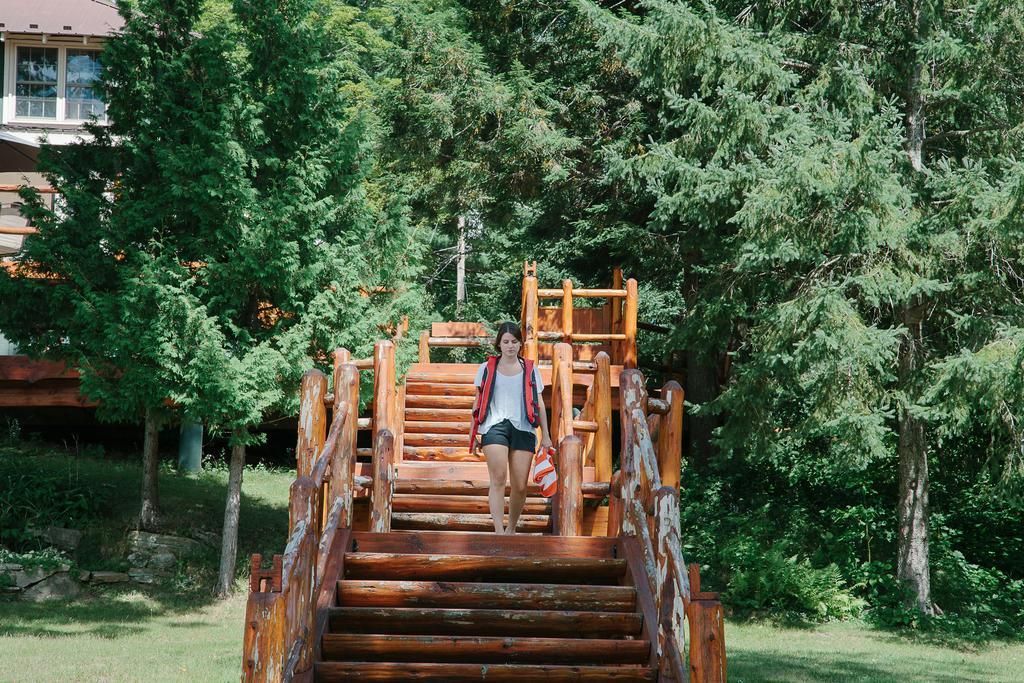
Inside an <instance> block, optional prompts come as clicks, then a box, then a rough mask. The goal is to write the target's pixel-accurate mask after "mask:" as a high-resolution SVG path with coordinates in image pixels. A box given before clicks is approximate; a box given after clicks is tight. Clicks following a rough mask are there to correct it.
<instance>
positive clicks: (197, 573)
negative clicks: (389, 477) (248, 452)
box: [0, 443, 295, 638]
mask: <svg viewBox="0 0 1024 683" xmlns="http://www.w3.org/2000/svg"><path fill="white" fill-rule="evenodd" d="M19 471H33V472H41V471H42V472H49V473H50V474H52V475H53V476H54V477H60V478H66V479H67V480H68V481H74V482H75V484H76V485H77V486H79V487H84V488H86V489H87V490H89V491H92V492H96V495H97V496H98V497H99V499H100V505H99V514H98V515H95V516H93V517H92V518H90V519H88V520H84V521H83V520H79V521H77V522H76V523H75V524H74V526H75V528H79V529H81V530H82V532H83V536H82V542H81V545H80V546H79V550H78V552H77V554H76V556H75V557H74V559H75V560H76V565H77V567H78V568H79V569H88V570H101V569H110V570H116V571H126V570H127V569H128V563H127V560H126V559H125V558H126V556H127V554H128V543H127V535H128V531H130V530H131V529H133V528H135V520H136V515H137V514H138V509H139V493H138V492H139V489H140V482H141V468H140V466H139V464H138V462H136V461H135V460H134V459H124V458H116V457H110V456H104V457H101V458H91V457H84V456H77V457H75V456H69V455H67V454H64V453H59V452H54V451H52V450H49V449H47V448H46V447H45V446H44V447H40V445H39V444H35V443H33V444H26V445H24V447H12V446H9V445H7V446H4V447H3V448H2V449H0V475H2V474H4V473H5V472H19ZM294 476H295V474H294V472H287V471H269V470H266V469H262V468H258V469H248V470H246V472H245V475H244V477H243V485H242V498H241V515H240V522H239V530H238V561H237V564H236V570H235V576H236V578H237V577H243V576H248V573H249V564H250V556H251V554H253V553H260V554H262V555H263V556H264V557H270V556H272V555H273V554H275V553H283V551H284V547H285V544H286V543H287V536H288V502H287V501H288V486H289V485H290V484H291V482H292V481H293V480H294ZM159 489H160V491H159V494H160V504H161V510H162V516H161V520H160V521H161V523H160V529H159V530H158V531H159V532H161V533H166V534H172V535H176V536H185V537H189V538H194V539H201V538H203V537H204V535H208V534H211V533H212V534H216V535H218V536H219V534H220V531H221V527H222V524H223V517H224V502H225V498H226V495H227V472H226V470H223V469H213V470H204V471H203V472H201V473H199V474H196V475H182V474H178V473H176V472H174V471H173V470H172V469H170V468H169V467H164V468H163V469H162V470H161V472H160V484H159ZM219 561H220V548H219V541H218V542H217V546H216V547H215V546H214V545H210V544H203V545H202V549H201V550H200V551H199V552H197V553H194V554H193V555H191V556H189V557H186V558H182V559H181V560H179V563H178V566H177V567H176V569H175V570H174V571H173V572H172V574H171V576H169V577H167V579H166V580H165V581H164V583H163V585H158V586H144V585H140V584H136V583H131V584H113V585H109V586H102V587H99V586H91V585H90V586H83V588H84V589H85V590H84V591H83V596H82V597H81V598H79V599H78V600H77V601H74V602H71V603H67V604H59V603H49V604H47V603H42V604H33V603H28V602H20V601H19V602H11V601H4V602H0V635H38V636H44V637H48V636H62V637H74V636H76V635H86V634H89V635H94V636H99V637H102V638H118V637H122V636H126V635H130V634H133V633H138V632H140V631H143V630H145V629H146V628H147V624H149V623H151V622H152V621H153V620H155V619H159V618H161V617H167V616H174V615H186V614H189V613H193V612H195V611H197V610H200V609H202V608H204V607H207V606H209V605H211V604H213V603H215V602H216V601H217V600H216V598H214V597H213V588H214V586H215V584H216V579H217V572H218V565H219ZM238 590H245V587H244V586H243V585H242V584H241V583H239V588H238ZM186 619H187V618H186ZM166 621H167V620H166V619H165V622H166ZM201 624H202V622H201V621H195V620H193V619H187V620H185V621H181V622H172V623H170V624H169V625H171V626H174V627H175V628H189V627H194V626H199V625H201ZM239 629H240V630H241V624H239Z"/></svg>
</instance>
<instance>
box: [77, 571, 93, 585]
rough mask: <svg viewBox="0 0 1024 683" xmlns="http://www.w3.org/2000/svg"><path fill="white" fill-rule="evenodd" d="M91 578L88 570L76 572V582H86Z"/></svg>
mask: <svg viewBox="0 0 1024 683" xmlns="http://www.w3.org/2000/svg"><path fill="white" fill-rule="evenodd" d="M91 578H92V572H91V571H89V570H88V569H83V570H82V571H80V572H78V580H79V581H82V582H86V581H88V580H89V579H91Z"/></svg>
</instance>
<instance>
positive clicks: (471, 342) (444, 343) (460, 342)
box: [427, 337, 494, 348]
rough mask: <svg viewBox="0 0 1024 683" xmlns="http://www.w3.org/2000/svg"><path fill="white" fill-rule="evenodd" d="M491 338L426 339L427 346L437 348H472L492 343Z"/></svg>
mask: <svg viewBox="0 0 1024 683" xmlns="http://www.w3.org/2000/svg"><path fill="white" fill-rule="evenodd" d="M493 341H494V338H493V337H427V344H428V346H436V347H438V348H459V347H467V348H472V347H476V346H487V345H488V344H491V343H493Z"/></svg>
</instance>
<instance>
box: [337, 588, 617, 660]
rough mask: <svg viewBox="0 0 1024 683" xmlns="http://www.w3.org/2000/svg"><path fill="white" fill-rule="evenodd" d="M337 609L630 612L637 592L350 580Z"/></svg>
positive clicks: (610, 589) (339, 595) (341, 589)
mask: <svg viewBox="0 0 1024 683" xmlns="http://www.w3.org/2000/svg"><path fill="white" fill-rule="evenodd" d="M338 605H340V606H342V607H453V608H454V607H458V608H486V609H501V608H504V609H518V610H522V609H544V610H574V611H588V610H589V611H598V612H631V611H633V610H634V609H636V589H635V588H633V587H632V586H587V585H579V584H575V585H574V584H568V585H567V584H545V583H473V582H463V581H382V580H379V579H377V580H374V579H363V580H360V579H345V580H343V581H339V582H338ZM353 658H354V659H359V657H356V656H353ZM422 661H432V660H422Z"/></svg>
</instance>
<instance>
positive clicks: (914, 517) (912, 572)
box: [896, 310, 934, 614]
mask: <svg viewBox="0 0 1024 683" xmlns="http://www.w3.org/2000/svg"><path fill="white" fill-rule="evenodd" d="M904 322H905V323H906V324H907V327H908V333H907V336H906V337H905V338H904V340H903V343H902V344H901V346H900V356H899V380H900V386H901V387H902V389H903V390H904V391H905V392H907V393H908V394H909V393H911V387H912V385H913V380H914V375H915V373H916V372H917V369H918V367H919V366H920V357H919V356H920V353H921V348H920V344H921V322H920V320H919V319H916V318H915V316H913V315H911V314H910V313H909V310H908V312H905V313H904ZM908 403H909V401H908ZM908 408H909V406H908V405H904V406H903V409H902V413H901V415H900V425H899V428H900V441H899V453H900V482H899V507H898V510H897V514H898V519H899V535H898V538H897V540H896V576H897V577H898V578H899V579H900V580H901V581H903V582H904V583H905V584H906V585H907V586H908V587H909V588H910V590H911V592H912V601H913V605H914V606H915V607H917V609H918V610H919V611H920V612H921V613H922V614H933V613H934V608H933V606H932V591H931V577H930V564H929V559H928V448H927V444H926V441H925V432H924V424H923V423H922V422H921V421H920V420H919V419H917V418H915V417H913V416H912V415H911V414H910V411H909V409H908Z"/></svg>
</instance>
